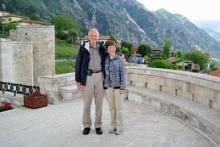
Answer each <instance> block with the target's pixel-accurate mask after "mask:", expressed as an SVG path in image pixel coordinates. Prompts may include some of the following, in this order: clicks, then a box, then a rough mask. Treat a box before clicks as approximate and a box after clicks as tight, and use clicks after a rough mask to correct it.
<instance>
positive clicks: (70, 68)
mask: <svg viewBox="0 0 220 147" xmlns="http://www.w3.org/2000/svg"><path fill="white" fill-rule="evenodd" d="M55 70H56V74H64V73H70V72H74V71H75V62H72V61H63V62H56V64H55Z"/></svg>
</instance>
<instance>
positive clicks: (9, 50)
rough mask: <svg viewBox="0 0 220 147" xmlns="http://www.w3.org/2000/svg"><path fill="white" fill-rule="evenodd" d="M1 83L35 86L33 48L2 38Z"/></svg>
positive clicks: (0, 51)
mask: <svg viewBox="0 0 220 147" xmlns="http://www.w3.org/2000/svg"><path fill="white" fill-rule="evenodd" d="M0 81H4V82H12V83H20V84H26V85H33V46H32V43H31V42H17V41H16V42H15V41H11V40H9V39H3V38H0Z"/></svg>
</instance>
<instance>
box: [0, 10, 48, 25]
mask: <svg viewBox="0 0 220 147" xmlns="http://www.w3.org/2000/svg"><path fill="white" fill-rule="evenodd" d="M0 22H1V23H12V22H17V23H19V24H22V25H26V24H40V25H47V24H49V23H48V22H46V21H42V20H40V21H36V20H30V19H29V18H28V17H24V16H18V15H14V14H10V13H4V14H1V15H0Z"/></svg>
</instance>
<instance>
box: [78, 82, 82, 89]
mask: <svg viewBox="0 0 220 147" xmlns="http://www.w3.org/2000/svg"><path fill="white" fill-rule="evenodd" d="M77 89H78V91H82V86H81V83H80V82H77Z"/></svg>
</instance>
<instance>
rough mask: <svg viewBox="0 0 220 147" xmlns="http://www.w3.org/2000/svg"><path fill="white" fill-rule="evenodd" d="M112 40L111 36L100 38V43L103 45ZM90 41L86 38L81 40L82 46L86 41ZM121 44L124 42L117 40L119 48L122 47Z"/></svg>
mask: <svg viewBox="0 0 220 147" xmlns="http://www.w3.org/2000/svg"><path fill="white" fill-rule="evenodd" d="M110 38H111V36H99V40H98V41H99V42H100V43H102V44H103V45H104V44H105V43H106V41H108V40H109V39H110ZM87 40H88V37H85V38H81V39H80V44H82V43H83V42H84V41H87ZM121 43H122V41H121V40H117V47H119V48H120V47H121Z"/></svg>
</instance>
